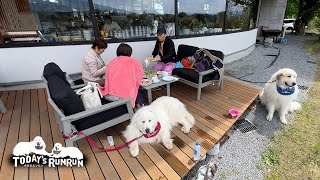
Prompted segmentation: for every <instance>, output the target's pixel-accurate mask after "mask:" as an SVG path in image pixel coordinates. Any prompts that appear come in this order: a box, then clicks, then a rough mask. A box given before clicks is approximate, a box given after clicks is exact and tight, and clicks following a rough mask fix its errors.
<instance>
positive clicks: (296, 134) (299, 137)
mask: <svg viewBox="0 0 320 180" xmlns="http://www.w3.org/2000/svg"><path fill="white" fill-rule="evenodd" d="M305 48H306V49H307V50H308V52H310V53H312V54H314V55H315V56H317V59H318V61H317V72H316V76H315V79H314V83H313V84H312V87H311V89H310V90H309V92H308V99H307V100H306V101H305V102H303V103H302V106H303V109H302V110H301V111H298V112H296V114H295V116H294V117H293V119H292V120H291V123H289V124H288V125H287V126H286V127H285V129H284V130H283V132H281V133H280V134H279V135H276V136H275V137H274V138H273V140H272V146H271V148H270V149H269V150H268V151H267V153H266V154H267V156H266V157H264V156H263V159H264V158H265V159H266V160H264V162H265V163H266V164H267V163H269V162H272V161H273V160H272V159H273V158H275V159H276V160H278V161H279V162H278V163H273V165H272V167H271V171H270V173H269V174H268V176H267V179H272V180H274V179H281V180H282V179H320V111H319V109H320V97H319V94H320V44H319V43H317V42H308V43H306V46H305ZM271 164H272V163H271Z"/></svg>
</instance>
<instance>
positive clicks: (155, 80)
mask: <svg viewBox="0 0 320 180" xmlns="http://www.w3.org/2000/svg"><path fill="white" fill-rule="evenodd" d="M151 79H152V82H153V83H157V82H159V81H160V80H159V78H158V77H157V76H153V77H152V78H151Z"/></svg>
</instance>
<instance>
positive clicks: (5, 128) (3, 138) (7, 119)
mask: <svg viewBox="0 0 320 180" xmlns="http://www.w3.org/2000/svg"><path fill="white" fill-rule="evenodd" d="M15 98H16V92H15V91H10V93H9V96H8V100H7V102H6V108H7V110H8V111H7V112H6V113H5V114H4V115H3V117H2V121H1V123H0V175H2V174H1V169H2V161H3V159H4V160H5V161H6V160H7V159H8V158H10V157H5V156H4V151H5V146H6V143H7V137H8V132H9V128H10V123H11V116H12V112H13V107H14V103H15V102H14V101H15ZM0 177H1V176H0ZM1 179H2V178H1Z"/></svg>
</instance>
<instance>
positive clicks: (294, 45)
mask: <svg viewBox="0 0 320 180" xmlns="http://www.w3.org/2000/svg"><path fill="white" fill-rule="evenodd" d="M287 37H288V43H287V44H285V45H281V44H274V47H272V48H265V47H264V46H263V45H260V44H257V45H256V48H255V50H254V51H253V52H252V53H251V54H250V55H249V56H247V57H245V58H243V59H241V60H238V61H236V62H232V63H229V64H226V66H225V69H226V74H229V75H231V76H234V77H237V78H241V79H243V80H247V81H252V82H261V81H262V82H266V81H268V80H269V79H270V77H271V75H272V74H273V73H275V72H276V71H277V70H278V69H280V68H292V69H294V70H295V71H296V72H297V74H298V85H304V86H308V87H309V86H310V83H311V82H312V80H313V77H314V74H315V72H316V64H314V63H312V62H316V58H315V57H313V56H311V55H310V54H308V53H307V52H306V50H305V49H304V42H305V41H306V40H308V39H312V37H308V36H294V35H292V36H290V35H289V36H287ZM279 51H280V54H279V56H278V58H277V59H276V56H275V55H277V54H278V53H279ZM275 59H276V61H274V60H275ZM270 65H271V66H270ZM251 73H252V74H251ZM255 84H256V85H258V86H260V87H264V84H257V83H255ZM306 95H307V91H306V90H301V91H300V93H299V99H298V101H303V99H305V98H306ZM266 115H267V112H266V110H265V108H264V107H263V106H261V105H260V104H258V105H257V107H256V109H254V110H252V111H250V112H246V113H245V114H244V115H243V117H246V118H247V119H249V120H250V121H251V122H253V123H254V124H255V125H256V126H257V127H258V129H257V130H256V131H252V132H249V133H245V134H244V133H241V132H239V131H233V134H232V136H231V138H230V139H229V140H228V141H227V142H226V143H225V144H224V146H223V147H221V149H220V153H219V154H218V155H217V156H215V157H211V158H213V160H214V161H215V163H216V164H217V165H218V172H217V174H216V177H215V179H232V180H236V179H239V180H244V179H252V180H259V179H265V176H266V172H267V171H268V169H267V167H266V166H265V165H264V163H263V162H262V160H261V156H262V154H263V153H264V152H265V151H266V149H267V147H268V145H269V143H270V139H271V137H272V136H273V135H275V134H276V133H278V132H279V131H281V129H282V128H283V127H284V126H283V125H282V124H281V123H280V120H279V117H278V116H277V115H275V116H274V118H273V120H272V121H271V122H269V121H267V120H266V119H265V117H266ZM287 119H288V122H289V123H290V117H287ZM208 159H209V157H207V161H208ZM207 161H205V162H207ZM205 162H204V163H205ZM201 164H203V163H201ZM197 167H199V165H198V166H197ZM194 173H195V170H193V171H191V172H190V174H189V175H188V178H186V179H191V177H192V176H193V174H194ZM191 174H192V175H191Z"/></svg>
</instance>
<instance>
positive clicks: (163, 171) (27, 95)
mask: <svg viewBox="0 0 320 180" xmlns="http://www.w3.org/2000/svg"><path fill="white" fill-rule="evenodd" d="M260 91H261V89H259V88H257V87H254V86H250V85H247V84H245V83H242V82H240V81H234V80H233V79H231V78H227V79H226V80H225V86H224V90H222V91H221V90H219V89H217V88H216V87H214V86H208V87H205V88H203V89H202V94H201V100H200V101H196V99H195V98H196V89H195V88H192V87H189V86H187V85H185V84H182V83H179V82H176V83H173V84H172V88H171V94H172V95H173V96H174V97H177V98H178V99H179V100H181V101H182V102H183V103H184V104H185V105H186V107H187V109H188V110H189V112H190V113H191V114H192V115H193V116H194V117H195V119H196V123H195V126H194V127H193V128H192V129H191V131H190V133H188V134H185V133H183V132H182V131H181V130H180V128H181V125H179V126H177V127H174V128H173V132H172V138H173V139H174V141H173V149H171V150H167V149H166V148H165V147H164V146H163V145H162V144H160V143H159V144H158V143H155V144H143V145H141V146H140V152H139V155H138V157H136V158H133V157H131V155H130V153H129V151H128V148H124V149H122V150H119V151H114V152H108V153H104V152H101V151H100V150H96V149H92V148H91V146H90V145H89V143H88V141H87V140H86V139H81V140H79V141H77V142H76V143H74V144H75V146H76V147H79V149H80V150H81V151H82V152H83V154H84V155H85V157H86V158H87V161H86V164H85V167H83V168H77V167H72V168H68V167H58V168H51V169H48V168H24V167H21V168H15V169H14V168H12V167H13V166H12V164H10V166H11V167H9V164H6V162H4V161H5V160H6V159H8V158H10V157H8V156H9V154H11V153H12V149H13V147H11V146H13V143H11V144H10V142H11V141H15V142H14V145H15V144H16V142H17V141H29V140H32V139H33V138H34V137H35V136H37V135H41V136H42V137H43V139H44V141H45V142H46V143H47V151H51V148H52V146H53V143H56V142H60V143H61V144H64V140H63V138H62V135H61V133H60V130H59V127H58V125H57V124H56V120H55V114H54V111H53V109H52V107H51V106H50V105H49V104H48V103H47V101H46V99H47V97H46V94H45V91H44V89H39V90H26V91H23V93H21V92H22V91H18V93H17V92H16V91H5V92H0V97H1V99H2V100H3V102H4V103H5V105H6V107H7V109H8V112H7V113H5V114H0V165H1V166H0V179H3V177H4V178H5V179H7V178H6V177H7V176H8V177H9V179H22V178H23V179H32V180H33V179H50V178H52V179H81V180H82V179H84V180H85V179H149V178H150V179H180V178H181V176H183V175H184V174H185V173H187V172H188V170H189V169H191V168H192V167H193V166H194V164H195V161H194V160H193V148H194V145H195V141H199V143H200V144H201V151H200V154H201V157H203V156H204V155H205V154H206V152H207V151H208V150H209V149H210V148H211V147H212V145H213V144H215V143H216V142H217V140H218V139H220V138H221V137H222V136H223V135H224V134H225V132H226V131H227V130H229V128H230V127H231V126H232V125H233V123H234V122H235V121H236V120H237V118H235V119H231V118H229V117H228V116H227V110H228V109H230V108H236V109H238V110H240V113H243V112H244V110H246V109H247V107H248V106H249V105H250V104H251V103H252V101H253V100H254V99H255V98H256V97H257V96H258V94H259V93H260ZM153 94H154V96H153V97H154V99H155V98H157V97H158V96H163V95H165V92H164V91H155V92H153ZM19 111H20V114H19ZM240 115H241V114H240ZM20 121H21V123H20ZM22 122H24V123H23V126H22ZM128 123H129V122H128V121H126V122H124V123H121V124H120V125H116V126H114V127H112V128H109V129H108V130H105V131H101V132H99V133H96V134H94V135H91V136H90V137H91V138H92V139H93V140H94V141H95V142H96V143H97V145H99V146H103V147H109V143H108V142H107V141H106V139H107V136H108V135H112V136H113V138H114V141H115V143H116V145H119V144H122V143H124V141H125V138H124V137H123V136H122V134H121V132H122V131H123V130H124V128H125V127H126V125H128ZM19 127H20V128H19ZM29 127H30V128H29ZM17 129H18V130H17ZM17 131H18V133H16V134H14V135H11V134H13V132H17ZM2 135H3V136H2ZM9 151H10V152H9ZM7 162H9V161H7ZM3 165H4V166H3ZM4 171H6V172H4Z"/></svg>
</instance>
